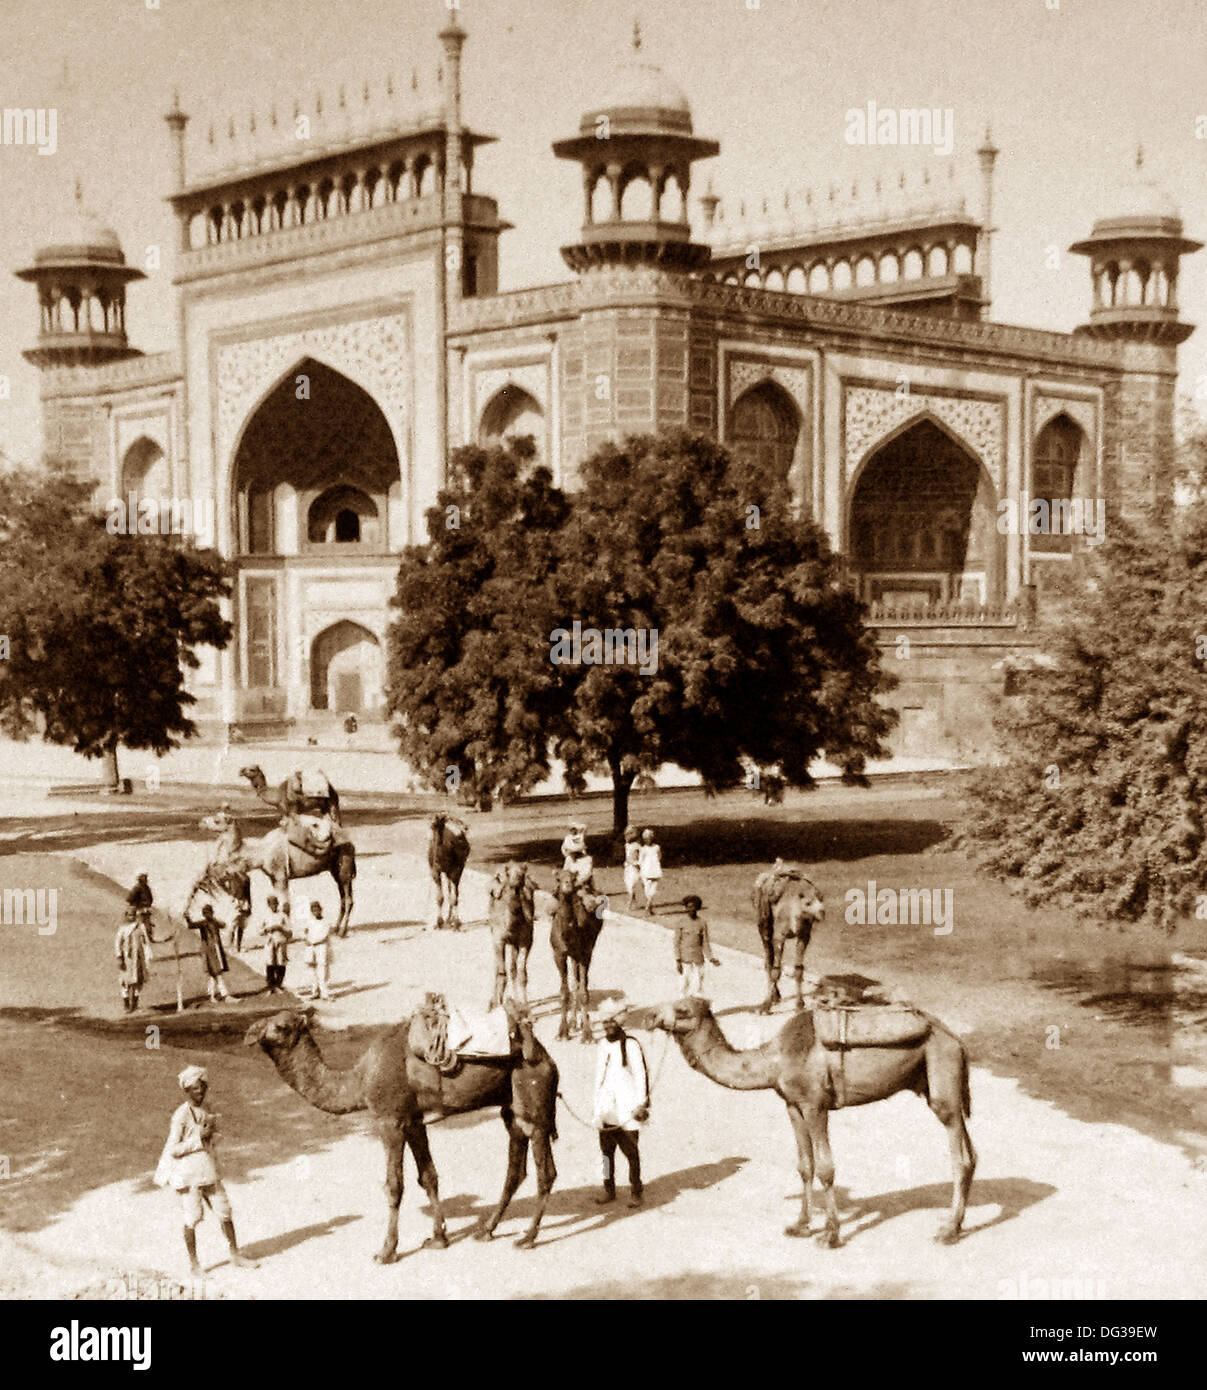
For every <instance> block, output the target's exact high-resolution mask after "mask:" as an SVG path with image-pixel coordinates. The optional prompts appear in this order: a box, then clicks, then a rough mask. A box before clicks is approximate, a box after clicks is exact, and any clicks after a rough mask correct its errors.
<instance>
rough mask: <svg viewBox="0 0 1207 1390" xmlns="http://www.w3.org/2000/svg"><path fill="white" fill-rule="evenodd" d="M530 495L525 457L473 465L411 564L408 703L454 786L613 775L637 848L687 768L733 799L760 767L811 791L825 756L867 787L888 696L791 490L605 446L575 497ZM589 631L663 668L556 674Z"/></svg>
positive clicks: (472, 457) (736, 467)
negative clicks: (658, 788) (552, 767)
mask: <svg viewBox="0 0 1207 1390" xmlns="http://www.w3.org/2000/svg"><path fill="white" fill-rule="evenodd" d="M523 475H524V466H523V459H522V458H521V457H520V455H519V451H518V449H517V446H514V445H512V446H508V447H507V448H504V449H495V450H472V449H471V450H467V451H461V452H460V453H459V454H458V455H457V456H456V458H455V477H456V482H455V484H454V486H453V487H452V488H450V490H449V491H448V492H447V493H445V494H442V495H441V498H440V503H441V506H440V507H439V508H437V509H435V510H434V511H433V512H432V513H431V514H430V515H429V536H430V539H429V542H428V544H427V546H424V547H419V548H416V549H415V550H413V551H411V552H410V553H409V554H408V555H407V556H406V557H405V559H404V562H403V565H402V570H401V573H400V576H399V585H398V597H397V600H396V601H397V604H398V607H399V608H400V610H401V616H400V618H399V620H398V622H397V623H396V624H395V627H394V629H393V632H392V635H391V650H390V656H391V668H390V696H389V698H390V704H391V707H392V709H393V711H394V712H395V714H397V715H398V716H399V719H400V724H401V730H400V731H401V736H402V751H403V753H404V754H405V755H406V756H407V757H409V758H410V759H411V760H412V761H414V762H416V763H417V764H418V765H419V766H420V767H422V768H424V769H425V770H426V772H427V774H428V776H429V778H430V780H432V781H433V783H435V782H437V781H438V780H440V779H443V778H444V777H445V771H446V768H447V767H448V766H460V767H466V766H469V767H472V775H473V776H474V777H475V778H476V779H477V785H478V786H479V788H480V789H484V790H498V789H504V790H506V789H516V788H520V787H524V786H530V785H531V784H532V783H534V782H535V781H537V780H539V779H540V778H541V777H543V776H545V775H546V774H547V772H548V769H549V757H550V754H551V753H552V754H554V755H556V756H557V757H559V758H560V759H561V760H562V761H563V764H564V766H565V770H566V777H567V780H568V781H569V783H570V784H571V785H581V784H582V782H583V780H584V778H585V776H586V774H587V773H588V772H605V773H607V774H609V775H610V777H611V780H612V788H613V821H614V825H615V827H616V829H617V830H620V829H621V828H622V827H623V826H624V824H625V821H626V818H627V811H628V794H629V789H630V787H631V786H632V783H633V780H634V778H635V777H636V776H637V775H638V773H640V772H641V771H643V770H650V771H652V770H653V769H655V768H657V767H658V766H660V765H662V764H663V763H666V762H675V763H678V764H679V765H680V766H682V767H685V768H687V769H690V770H692V771H695V772H698V773H700V774H701V776H702V777H703V778H704V779H705V780H706V781H708V782H709V783H711V784H713V785H717V786H725V785H733V784H735V783H737V782H738V781H739V780H740V778H741V776H742V774H743V770H744V769H746V768H749V767H751V766H753V767H759V768H763V769H767V770H770V769H771V768H778V769H779V771H780V772H781V773H782V775H783V776H784V777H785V778H786V780H787V781H788V782H789V783H791V784H793V785H796V786H801V787H808V786H811V785H812V778H811V776H810V771H809V769H810V765H811V764H812V763H813V762H814V761H815V759H816V758H817V757H818V756H819V755H820V754H822V753H823V752H824V753H826V754H827V755H828V756H829V757H830V758H832V759H834V760H835V761H836V762H838V763H839V764H840V765H841V767H842V769H843V774H844V776H845V777H846V778H847V779H848V780H852V781H859V780H861V779H862V777H863V769H864V763H865V760H866V759H867V758H869V757H875V756H877V755H878V754H881V753H883V751H884V749H883V746H882V744H881V739H882V738H883V736H884V735H885V734H886V733H887V732H888V730H889V729H890V728H891V726H892V718H893V716H892V714H891V712H889V711H888V710H886V709H884V708H883V707H882V706H881V705H880V704H879V702H878V700H877V698H876V697H877V693H878V692H879V691H882V690H885V689H887V688H888V680H887V678H886V677H884V676H883V675H882V674H881V672H880V669H879V665H878V660H877V654H876V648H875V643H874V640H873V639H872V636H871V634H870V633H869V632H868V630H867V629H866V628H865V627H864V625H863V622H862V616H863V610H862V607H861V605H860V604H859V603H858V601H857V600H856V599H855V598H854V596H853V595H852V594H851V593H850V592H849V591H848V590H847V588H846V587H845V586H844V585H843V584H842V582H841V573H840V566H839V562H838V561H837V559H836V557H835V556H834V555H833V554H832V553H831V551H830V549H829V546H828V544H827V542H826V538H825V536H824V534H823V533H822V532H821V531H820V529H819V528H818V527H817V526H816V525H815V524H814V523H813V522H812V521H810V520H809V519H807V518H804V517H800V516H797V515H796V514H795V513H794V512H793V510H792V509H791V507H790V506H789V505H788V504H787V503H786V502H785V501H780V500H778V496H779V493H781V492H782V486H781V487H779V488H776V487H773V486H772V485H771V483H770V482H769V481H768V480H767V479H765V478H762V477H761V476H759V475H758V474H757V473H755V472H753V471H751V470H748V469H746V468H744V467H743V466H741V465H740V464H738V463H736V462H735V461H734V460H733V459H731V458H730V456H729V455H728V454H727V452H726V451H725V450H724V449H722V448H720V447H719V446H717V445H715V444H713V443H711V442H710V441H708V440H706V439H703V438H699V437H693V436H690V435H686V434H673V435H667V436H662V437H656V438H655V437H634V438H630V439H628V440H626V441H625V442H624V443H623V444H619V445H608V446H606V447H604V448H603V449H601V450H600V451H598V452H597V453H596V454H595V455H594V456H593V457H592V458H590V459H588V460H587V461H586V463H585V464H584V465H583V469H582V478H581V488H580V490H579V491H578V492H576V493H575V494H574V495H573V496H571V497H565V496H563V495H562V494H561V493H560V492H558V491H557V490H556V489H554V488H553V487H552V484H551V481H550V478H549V475H548V472H547V471H546V470H544V469H536V470H535V471H533V472H532V473H531V476H530V477H527V478H526V479H525V478H524V476H523ZM453 507H455V508H456V509H457V510H456V511H455V512H452V511H449V510H448V509H449V508H453ZM451 523H458V524H459V529H455V528H454V526H453V525H452V524H451ZM576 623H577V624H578V625H579V628H578V631H579V632H580V633H590V632H591V631H596V632H600V633H603V632H605V631H613V632H616V631H632V632H634V633H636V634H639V636H640V638H641V646H640V648H639V649H638V650H639V651H640V652H641V655H642V658H643V659H642V661H641V662H640V663H637V662H634V661H632V660H629V661H627V662H622V663H619V664H616V663H613V664H591V663H589V662H580V661H577V660H570V661H562V662H555V661H554V660H553V659H552V658H553V656H554V654H555V650H558V649H560V652H561V654H562V655H565V654H567V652H568V650H569V649H567V648H566V646H565V641H564V639H560V638H559V639H558V640H557V641H555V640H554V634H555V633H567V634H568V633H571V632H573V631H574V625H575V624H576ZM655 642H656V647H655V645H654V644H655ZM586 652H587V649H586V648H583V647H582V646H581V645H580V647H579V649H578V650H577V651H575V652H574V653H573V655H575V656H579V655H585V654H586ZM629 655H630V656H631V655H633V653H632V651H630V653H629ZM655 655H656V660H655V659H654V658H655Z"/></svg>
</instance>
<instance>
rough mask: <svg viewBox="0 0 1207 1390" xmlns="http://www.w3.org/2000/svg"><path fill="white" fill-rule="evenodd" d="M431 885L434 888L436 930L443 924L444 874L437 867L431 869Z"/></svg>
mask: <svg viewBox="0 0 1207 1390" xmlns="http://www.w3.org/2000/svg"><path fill="white" fill-rule="evenodd" d="M432 886H433V887H434V888H435V890H436V930H437V931H439V930H440V928H441V927H442V926H444V876H443V874H441V872H440V870H439V869H433V870H432Z"/></svg>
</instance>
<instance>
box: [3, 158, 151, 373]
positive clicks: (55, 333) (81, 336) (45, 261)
mask: <svg viewBox="0 0 1207 1390" xmlns="http://www.w3.org/2000/svg"><path fill="white" fill-rule="evenodd" d="M16 276H17V278H18V279H19V280H26V281H28V282H29V283H31V284H34V285H36V286H37V287H38V305H39V308H40V310H41V324H40V327H39V331H38V341H37V345H36V346H35V347H32V348H26V350H25V351H24V352H23V353H22V356H23V357H24V358H25V359H26V361H27V362H32V363H33V364H34V366H35V367H80V366H84V367H95V366H99V365H100V364H102V363H104V362H118V361H121V360H122V359H123V358H126V357H139V356H141V355H142V354H141V353H140V352H139V351H138V349H137V348H132V347H131V346H130V345H129V342H128V341H127V338H126V286H127V285H128V284H129V283H130V282H131V281H132V280H141V279H143V278H144V276H143V273H142V271H141V270H136V269H135V268H134V267H133V266H128V265H127V264H126V257H125V255H124V254H123V252H122V246H121V242H120V241H119V240H118V236H117V233H116V232H115V231H114V230H113V228H112V227H109V226H106V225H105V223H104V222H102V221H101V220H100V219H99V218H98V217H95V216H94V215H93V214H92V213H90V212H88V211H86V210H85V208H84V205H83V201H82V195H81V192H80V187H79V185H78V184H77V185H76V190H75V206H74V207H73V209H72V210H71V212H70V213H69V214H68V215H67V216H65V217H64V218H62V219H61V220H60V221H59V223H58V225H57V226H56V227H54V228H53V229H52V231H51V234H50V236H48V237H47V239H46V241H45V243H44V244H43V245H42V246H41V247H40V249H39V250H38V251H36V252H35V253H34V258H33V264H32V265H29V266H26V267H25V269H24V270H18V271H17V272H16Z"/></svg>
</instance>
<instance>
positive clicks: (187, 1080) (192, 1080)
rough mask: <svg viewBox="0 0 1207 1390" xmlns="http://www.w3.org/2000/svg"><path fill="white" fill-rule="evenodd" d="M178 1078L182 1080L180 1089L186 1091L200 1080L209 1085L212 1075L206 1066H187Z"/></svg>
mask: <svg viewBox="0 0 1207 1390" xmlns="http://www.w3.org/2000/svg"><path fill="white" fill-rule="evenodd" d="M176 1080H177V1081H179V1082H180V1089H181V1090H182V1091H185V1090H187V1089H188V1088H189V1087H190V1086H193V1085H195V1084H196V1083H197V1082H198V1081H204V1082H205V1083H206V1085H207V1086H208V1085H209V1080H210V1077H209V1073H208V1072H207V1071H206V1069H205V1068H204V1067H185V1069H184V1070H183V1071H182V1072H181V1073H180V1075H179V1076H178V1077H177V1078H176Z"/></svg>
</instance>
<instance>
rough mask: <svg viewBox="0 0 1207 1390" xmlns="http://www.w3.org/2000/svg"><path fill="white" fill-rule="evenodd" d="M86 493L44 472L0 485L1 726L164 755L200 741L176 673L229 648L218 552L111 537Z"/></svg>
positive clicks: (113, 778) (109, 761)
mask: <svg viewBox="0 0 1207 1390" xmlns="http://www.w3.org/2000/svg"><path fill="white" fill-rule="evenodd" d="M91 492H92V487H91V484H87V483H81V482H79V481H77V480H75V479H73V478H72V477H71V476H70V475H69V474H68V473H66V472H64V471H62V470H59V469H55V468H51V469H50V471H49V472H45V473H43V472H39V473H34V472H32V471H21V470H17V471H14V472H11V473H8V474H4V475H0V631H2V632H4V634H5V635H6V636H7V637H8V639H9V642H8V646H9V658H8V660H7V661H6V662H3V663H0V727H3V729H4V730H5V732H6V733H8V734H10V735H14V736H17V737H28V736H29V734H31V733H32V732H34V731H35V730H40V732H41V734H42V737H43V738H44V739H46V740H47V741H48V742H50V743H56V744H63V745H67V746H70V747H72V748H74V749H75V751H76V752H77V753H81V754H83V755H84V757H86V758H104V759H105V761H106V765H107V770H108V780H109V783H110V785H111V786H117V785H118V780H119V779H118V767H117V750H118V746H119V745H120V744H125V746H126V747H127V748H138V749H147V750H150V751H152V752H154V753H156V754H157V755H159V756H162V755H163V754H165V753H167V752H169V751H170V750H171V749H173V748H177V747H179V746H180V743H181V741H182V740H183V739H186V738H190V737H192V736H193V735H194V734H195V733H196V726H195V725H194V724H193V722H192V720H191V719H189V717H188V709H189V707H190V706H192V705H193V704H194V703H195V700H194V697H193V696H192V695H190V694H189V693H188V691H187V690H186V689H185V687H184V679H185V671H186V670H194V669H196V668H197V666H198V665H199V662H198V660H197V657H196V655H195V653H194V650H193V649H194V647H197V646H202V645H205V646H212V647H218V648H221V647H224V646H225V645H226V643H227V642H228V641H229V640H230V635H231V627H230V624H229V623H228V622H227V621H226V620H225V619H224V618H223V617H222V615H221V612H220V610H219V607H218V600H220V599H223V598H226V597H229V594H230V583H229V580H228V579H227V578H226V576H225V573H224V568H223V565H222V562H221V561H220V560H219V558H218V557H217V555H216V554H214V553H213V552H207V551H198V550H195V549H193V548H192V547H191V546H189V545H188V544H186V543H184V542H182V541H181V540H180V539H179V538H177V537H172V536H146V535H126V534H111V533H110V532H109V531H108V530H107V529H106V525H105V520H104V518H103V517H102V516H100V515H97V514H96V513H94V512H93V511H91V510H90V508H89V505H88V499H89V497H90V495H91Z"/></svg>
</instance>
